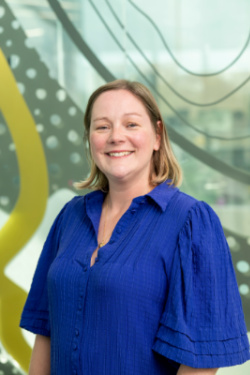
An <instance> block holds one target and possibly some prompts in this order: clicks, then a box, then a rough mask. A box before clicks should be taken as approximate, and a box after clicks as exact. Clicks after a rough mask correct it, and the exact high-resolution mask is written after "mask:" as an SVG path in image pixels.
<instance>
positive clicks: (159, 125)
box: [76, 80, 182, 191]
mask: <svg viewBox="0 0 250 375" xmlns="http://www.w3.org/2000/svg"><path fill="white" fill-rule="evenodd" d="M104 94H105V96H104ZM125 101H127V103H125ZM115 109H116V111H117V113H116V114H115V113H114V110H115ZM99 110H100V111H101V112H99ZM108 111H109V112H108ZM109 116H110V118H109ZM114 116H120V122H123V128H127V129H131V130H132V129H134V130H135V132H137V131H138V129H141V128H142V124H143V125H144V127H145V126H146V124H147V129H148V131H149V133H151V136H152V137H153V138H154V137H156V138H157V142H158V143H159V150H157V151H158V152H154V151H156V150H154V149H153V150H152V155H151V156H152V168H151V171H150V181H151V184H152V185H153V186H155V185H157V184H159V183H160V182H163V181H165V180H167V179H169V180H170V183H171V184H174V185H176V186H178V185H179V184H180V183H181V178H182V177H181V169H180V167H179V164H178V162H177V160H176V158H175V156H174V154H173V151H172V148H171V145H170V142H169V138H168V134H167V131H166V127H165V126H164V122H163V119H162V116H161V113H160V110H159V107H158V105H157V103H156V101H155V99H154V97H153V96H152V94H151V92H150V91H149V90H148V89H147V88H146V87H145V86H144V85H142V84H141V83H139V82H130V81H126V80H116V81H113V82H110V83H108V84H106V85H104V86H101V87H99V88H98V89H97V90H96V91H95V92H94V93H93V94H92V95H91V96H90V98H89V102H88V105H87V108H86V111H85V117H84V125H85V138H86V142H87V143H89V147H88V149H89V150H90V155H88V157H89V158H90V162H91V173H90V177H89V178H88V179H87V180H85V181H83V182H81V183H78V184H76V186H77V187H78V188H80V189H81V188H82V189H84V188H89V187H90V188H95V189H101V190H103V191H107V190H108V182H109V181H108V179H107V177H106V176H105V173H103V172H102V170H101V169H100V167H99V165H98V164H97V163H96V162H95V160H94V157H92V155H91V152H93V150H92V147H91V134H92V132H93V129H95V130H97V125H98V128H99V129H98V130H99V131H100V130H101V129H102V130H104V128H105V132H108V131H109V134H110V132H111V130H112V134H114V132H115V136H116V133H117V132H119V127H118V126H117V124H116V126H115V127H114V123H112V121H113V120H114V119H113V117H114ZM145 120H146V121H145ZM116 122H117V119H116ZM144 127H143V130H142V132H143V131H144ZM108 129H109V130H108ZM121 129H122V127H121ZM145 129H146V128H145ZM139 133H140V132H139ZM134 136H135V134H134V133H133V137H134ZM121 143H122V142H121ZM119 147H120V146H119ZM119 150H121V148H119Z"/></svg>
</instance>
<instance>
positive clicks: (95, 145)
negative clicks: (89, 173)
mask: <svg viewBox="0 0 250 375" xmlns="http://www.w3.org/2000/svg"><path fill="white" fill-rule="evenodd" d="M104 143H105V142H104V140H103V139H102V137H100V136H98V135H96V134H90V136H89V145H90V151H91V154H92V155H96V154H97V153H98V152H99V151H101V150H102V149H103V147H104Z"/></svg>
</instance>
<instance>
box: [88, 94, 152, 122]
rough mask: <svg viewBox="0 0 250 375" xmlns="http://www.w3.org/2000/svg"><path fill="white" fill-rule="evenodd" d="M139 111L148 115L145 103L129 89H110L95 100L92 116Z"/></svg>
mask: <svg viewBox="0 0 250 375" xmlns="http://www.w3.org/2000/svg"><path fill="white" fill-rule="evenodd" d="M131 112H138V113H139V114H141V115H148V113H147V110H146V107H145V105H144V103H143V102H142V101H141V100H140V99H139V98H137V97H136V96H135V95H134V94H132V93H131V92H130V91H128V90H109V91H106V92H103V93H102V94H100V95H99V96H98V97H97V99H96V100H95V101H94V104H93V108H92V116H91V117H92V118H93V117H94V116H97V115H107V114H110V115H112V114H120V115H122V114H125V113H131Z"/></svg>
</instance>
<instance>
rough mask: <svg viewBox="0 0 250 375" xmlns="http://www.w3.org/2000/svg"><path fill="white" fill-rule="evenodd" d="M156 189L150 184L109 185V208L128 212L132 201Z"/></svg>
mask: <svg viewBox="0 0 250 375" xmlns="http://www.w3.org/2000/svg"><path fill="white" fill-rule="evenodd" d="M153 188H154V187H153V186H151V185H150V184H149V183H148V184H142V183H140V181H139V183H137V184H136V183H134V184H113V183H112V182H110V183H109V193H108V199H109V206H110V209H111V210H114V211H124V210H126V209H127V208H128V207H129V206H130V204H131V202H132V200H133V199H134V198H136V197H139V196H141V195H145V194H147V193H149V192H150V191H151V190H152V189H153Z"/></svg>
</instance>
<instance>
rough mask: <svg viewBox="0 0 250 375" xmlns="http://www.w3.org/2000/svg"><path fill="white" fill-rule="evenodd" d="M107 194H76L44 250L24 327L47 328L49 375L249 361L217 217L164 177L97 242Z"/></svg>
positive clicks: (160, 371)
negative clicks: (106, 238)
mask: <svg viewBox="0 0 250 375" xmlns="http://www.w3.org/2000/svg"><path fill="white" fill-rule="evenodd" d="M104 197H105V195H104V193H102V192H100V191H95V192H92V193H90V194H87V195H86V196H85V197H80V196H79V197H75V198H74V199H73V200H71V201H70V202H69V203H67V204H66V205H65V207H64V208H63V209H62V211H61V212H60V213H59V215H58V217H57V219H56V220H55V222H54V224H53V226H52V228H51V230H50V233H49V235H48V238H47V240H46V242H45V245H44V248H43V251H42V253H41V256H40V259H39V262H38V265H37V269H36V272H35V275H34V278H33V282H32V286H31V290H30V293H29V295H28V298H27V301H26V305H25V307H24V310H23V314H22V318H21V323H20V325H21V327H23V328H25V329H28V330H30V331H31V332H34V333H37V334H42V335H46V336H50V337H51V375H62V374H63V375H69V374H75V375H76V374H78V375H79V374H82V375H90V374H91V375H92V374H95V375H131V374H136V375H137V374H138V375H152V374H154V375H175V374H176V373H177V371H178V367H179V364H185V365H187V366H191V367H197V368H212V367H224V366H232V365H236V364H240V363H243V362H245V361H246V360H248V359H249V358H250V356H249V342H248V339H247V335H246V327H245V323H244V316H243V311H242V305H241V300H240V296H239V292H238V287H237V284H236V279H235V273H234V270H233V266H232V261H231V256H230V252H229V248H228V245H227V243H226V240H225V237H224V234H223V230H222V227H221V224H220V221H219V219H218V217H217V215H216V214H215V213H214V211H213V210H212V209H211V207H209V206H208V205H207V204H206V203H204V202H199V201H197V200H195V199H194V198H192V197H190V196H188V195H186V194H184V193H182V192H180V191H179V190H178V189H177V188H174V187H172V186H169V185H167V184H166V183H163V184H161V185H159V186H157V187H156V188H154V189H153V190H152V191H151V192H150V193H149V194H146V195H145V196H141V197H137V198H135V199H134V200H133V202H132V203H131V206H130V208H129V209H128V210H127V212H126V213H125V214H124V215H123V216H122V218H121V219H120V220H119V222H118V223H117V225H116V227H115V229H114V231H113V233H112V236H111V239H110V241H109V243H108V244H106V245H105V246H104V247H103V248H101V249H100V250H99V253H98V258H97V260H96V263H95V264H94V266H93V267H90V259H91V256H92V253H93V251H94V250H95V248H96V247H97V233H98V225H99V220H100V215H101V208H102V203H103V200H104Z"/></svg>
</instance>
